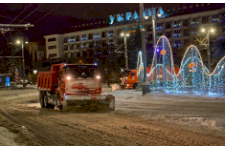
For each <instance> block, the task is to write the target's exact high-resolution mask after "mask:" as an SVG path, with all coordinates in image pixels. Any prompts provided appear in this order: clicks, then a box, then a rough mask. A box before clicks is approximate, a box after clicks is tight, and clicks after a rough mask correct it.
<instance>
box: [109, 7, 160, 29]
mask: <svg viewBox="0 0 225 148" xmlns="http://www.w3.org/2000/svg"><path fill="white" fill-rule="evenodd" d="M152 11H153V13H154V14H156V12H155V9H154V8H153V10H151V9H150V8H146V9H145V10H144V12H143V16H144V17H145V16H152ZM159 13H160V14H161V15H163V14H164V11H163V9H162V8H161V7H159V9H158V11H157V14H159ZM115 17H116V21H117V22H121V21H124V20H126V21H129V20H136V19H139V16H138V13H137V12H136V11H135V12H134V13H133V15H132V13H131V12H126V16H124V14H117V15H109V19H110V22H109V24H111V25H112V24H113V23H114V20H115Z"/></svg>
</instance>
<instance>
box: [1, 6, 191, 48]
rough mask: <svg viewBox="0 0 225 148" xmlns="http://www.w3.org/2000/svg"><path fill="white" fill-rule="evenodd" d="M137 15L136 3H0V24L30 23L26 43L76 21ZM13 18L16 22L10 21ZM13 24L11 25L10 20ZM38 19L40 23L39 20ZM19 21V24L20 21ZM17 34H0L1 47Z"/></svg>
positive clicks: (165, 7) (67, 26) (167, 7)
mask: <svg viewBox="0 0 225 148" xmlns="http://www.w3.org/2000/svg"><path fill="white" fill-rule="evenodd" d="M184 5H187V6H188V5H190V4H167V3H162V4H153V3H148V4H144V7H145V8H150V7H151V6H161V7H162V8H163V10H164V11H166V10H167V9H172V8H176V9H177V8H179V7H183V6H184ZM135 10H136V11H137V12H138V13H139V4H138V3H129V4H128V3H63V4H60V3H44V4H41V3H38V4H37V3H36V4H16V3H14V4H0V24H9V23H11V24H18V23H20V24H22V23H28V22H29V23H31V24H34V27H32V28H29V30H28V31H26V30H23V29H22V30H20V31H21V32H23V33H25V36H27V37H28V38H29V41H38V40H40V38H41V39H43V36H44V35H48V34H56V33H62V30H63V29H65V28H69V27H70V26H74V25H76V23H77V21H78V20H79V19H84V20H85V19H86V20H91V19H109V17H108V16H109V15H112V14H117V13H125V12H128V11H131V12H134V11H135ZM19 14H20V15H19ZM15 17H16V19H14V18H15ZM13 19H14V21H13V22H12V20H13ZM40 19H41V20H40ZM20 21H22V22H20ZM20 31H18V30H16V31H12V32H11V33H9V32H7V33H5V35H3V34H0V42H1V47H2V48H3V45H4V44H6V43H7V42H12V41H13V40H15V39H16V38H17V36H20V34H21V33H20Z"/></svg>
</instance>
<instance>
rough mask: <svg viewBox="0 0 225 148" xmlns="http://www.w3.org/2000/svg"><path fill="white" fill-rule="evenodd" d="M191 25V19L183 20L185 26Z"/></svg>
mask: <svg viewBox="0 0 225 148" xmlns="http://www.w3.org/2000/svg"><path fill="white" fill-rule="evenodd" d="M187 26H189V19H186V20H183V27H187Z"/></svg>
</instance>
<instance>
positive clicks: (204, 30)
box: [201, 28, 214, 72]
mask: <svg viewBox="0 0 225 148" xmlns="http://www.w3.org/2000/svg"><path fill="white" fill-rule="evenodd" d="M201 31H202V32H207V35H206V37H207V41H208V43H207V44H206V45H207V46H208V47H207V54H208V67H209V71H210V72H211V60H210V54H211V53H210V33H213V32H214V29H213V28H211V29H210V30H208V29H207V30H206V29H205V28H202V30H201Z"/></svg>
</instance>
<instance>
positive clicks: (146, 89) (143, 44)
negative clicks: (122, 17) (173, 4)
mask: <svg viewBox="0 0 225 148" xmlns="http://www.w3.org/2000/svg"><path fill="white" fill-rule="evenodd" d="M143 12H144V4H143V3H140V17H141V25H142V28H141V47H142V56H143V64H144V82H143V83H142V93H143V95H145V94H146V93H149V92H150V90H149V86H150V83H149V82H148V79H147V70H146V68H147V58H146V41H145V24H144V16H143Z"/></svg>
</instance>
